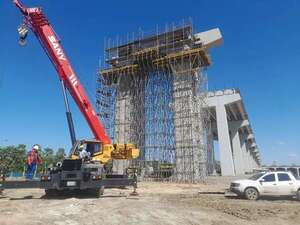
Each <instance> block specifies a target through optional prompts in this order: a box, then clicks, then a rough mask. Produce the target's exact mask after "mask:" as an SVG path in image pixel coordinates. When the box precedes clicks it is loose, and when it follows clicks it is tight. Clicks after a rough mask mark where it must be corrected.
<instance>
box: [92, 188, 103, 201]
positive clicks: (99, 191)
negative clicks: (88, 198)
mask: <svg viewBox="0 0 300 225" xmlns="http://www.w3.org/2000/svg"><path fill="white" fill-rule="evenodd" d="M93 194H94V195H95V196H96V198H100V197H101V195H103V194H104V187H103V186H102V187H101V188H97V189H93Z"/></svg>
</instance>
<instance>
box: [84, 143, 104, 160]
mask: <svg viewBox="0 0 300 225" xmlns="http://www.w3.org/2000/svg"><path fill="white" fill-rule="evenodd" d="M101 146H102V145H101V143H99V142H81V143H80V144H79V148H78V150H79V151H78V156H79V158H81V159H86V160H87V159H89V158H90V157H92V156H93V155H94V154H96V153H99V152H101V151H102V148H101Z"/></svg>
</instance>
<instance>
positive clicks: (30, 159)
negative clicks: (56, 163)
mask: <svg viewBox="0 0 300 225" xmlns="http://www.w3.org/2000/svg"><path fill="white" fill-rule="evenodd" d="M39 150H40V146H39V145H33V146H32V149H31V151H30V152H28V156H27V171H26V179H28V180H32V178H33V176H34V174H35V171H36V169H37V165H38V164H41V163H42V160H41V158H40V156H39V153H38V151H39Z"/></svg>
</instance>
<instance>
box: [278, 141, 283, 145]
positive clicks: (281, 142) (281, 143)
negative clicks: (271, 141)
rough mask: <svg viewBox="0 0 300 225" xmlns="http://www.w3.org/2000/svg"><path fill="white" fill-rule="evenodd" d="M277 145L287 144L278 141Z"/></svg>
mask: <svg viewBox="0 0 300 225" xmlns="http://www.w3.org/2000/svg"><path fill="white" fill-rule="evenodd" d="M277 144H279V145H285V142H284V141H278V142H277Z"/></svg>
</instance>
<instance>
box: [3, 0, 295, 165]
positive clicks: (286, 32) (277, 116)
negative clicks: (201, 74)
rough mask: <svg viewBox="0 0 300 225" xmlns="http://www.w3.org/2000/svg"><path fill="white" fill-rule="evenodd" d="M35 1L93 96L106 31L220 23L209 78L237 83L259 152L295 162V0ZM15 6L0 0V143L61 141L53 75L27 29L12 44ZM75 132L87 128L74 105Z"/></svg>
mask: <svg viewBox="0 0 300 225" xmlns="http://www.w3.org/2000/svg"><path fill="white" fill-rule="evenodd" d="M24 3H26V5H30V6H42V7H43V8H44V11H45V12H46V14H47V16H48V18H49V20H50V21H51V23H52V24H53V26H54V29H55V30H56V32H57V34H58V35H59V37H60V38H61V39H62V43H63V47H64V49H65V51H66V53H67V55H68V57H69V59H70V61H71V62H72V64H73V67H74V69H75V71H76V72H77V74H78V76H79V77H80V79H81V81H82V83H83V85H84V86H85V87H86V89H88V91H87V92H88V93H89V96H90V98H92V99H91V100H93V101H94V95H95V94H94V93H95V79H96V70H97V67H98V64H99V57H101V56H102V55H103V48H104V45H103V42H104V38H105V37H116V36H117V35H120V36H123V37H126V34H127V33H128V32H136V31H138V29H139V28H142V29H143V30H145V31H149V30H154V29H155V28H156V26H157V25H158V26H159V27H164V26H165V24H167V23H168V24H171V23H173V22H174V23H178V22H180V21H182V19H187V18H189V17H191V18H192V19H193V23H194V27H195V28H196V30H197V31H202V30H206V29H210V28H215V27H219V28H220V29H221V31H222V34H223V37H224V44H223V46H221V47H219V48H216V49H214V50H213V51H212V52H211V55H212V59H213V65H212V66H211V68H209V69H208V77H209V88H210V89H212V90H216V89H224V88H232V87H236V88H240V89H241V93H242V95H243V97H244V101H245V105H246V109H247V111H248V114H249V117H250V121H251V123H252V127H253V130H254V132H255V136H256V140H257V143H258V145H259V146H260V149H261V152H262V157H263V161H264V162H265V163H271V162H273V161H274V160H276V161H278V162H279V163H298V164H300V147H299V141H300V138H299V137H300V119H299V115H300V103H299V99H300V91H299V85H300V76H299V70H300V69H299V65H300V29H299V23H300V13H299V11H300V1H297V0H286V1H281V0H273V1H269V0H231V1H230V0H228V1H225V0H224V1H222V0H205V1H204V0H198V1H190V0H185V1H174V0H173V1H156V0H152V1H118V0H110V1H97V0H86V1H72V3H71V1H61V0H51V1H49V0H48V1H46V0H24ZM20 23H21V16H20V13H19V12H18V11H17V10H16V9H15V8H14V7H13V5H12V4H11V1H9V0H5V1H1V8H0V28H1V35H0V41H1V48H0V109H1V117H0V126H1V129H0V145H8V144H18V143H25V144H27V145H32V144H34V143H40V144H41V145H42V146H50V147H53V148H57V147H65V148H67V149H68V148H69V147H70V143H69V142H70V141H69V136H68V130H67V127H66V126H67V124H66V119H65V114H64V105H63V100H62V93H61V89H60V84H59V81H58V78H57V75H56V72H55V70H54V69H53V67H52V65H51V64H50V62H49V60H48V58H47V57H46V56H45V54H44V53H43V50H42V49H41V47H40V45H39V43H38V42H37V40H36V39H35V37H34V36H33V35H30V37H29V38H28V45H27V46H26V47H25V48H20V47H19V46H18V44H17V32H16V28H17V26H18V25H19V24H20ZM72 107H73V112H74V120H75V121H76V128H77V135H78V137H87V136H92V135H91V133H90V131H89V128H88V127H87V125H86V123H85V121H84V120H83V118H82V116H81V115H80V114H79V113H78V111H77V109H76V108H75V106H74V105H72Z"/></svg>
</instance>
